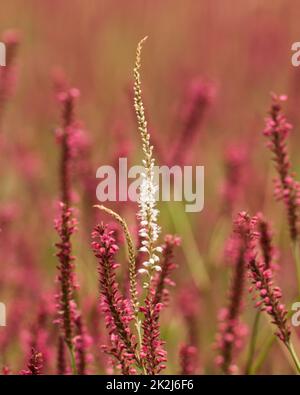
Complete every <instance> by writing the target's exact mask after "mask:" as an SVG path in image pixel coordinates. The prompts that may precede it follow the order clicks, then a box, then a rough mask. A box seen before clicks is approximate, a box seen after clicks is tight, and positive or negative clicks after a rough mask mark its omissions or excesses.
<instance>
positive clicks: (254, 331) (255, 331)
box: [245, 311, 260, 374]
mask: <svg viewBox="0 0 300 395" xmlns="http://www.w3.org/2000/svg"><path fill="white" fill-rule="evenodd" d="M259 318H260V312H259V311H257V312H256V315H255V319H254V323H253V327H252V332H251V339H250V345H249V353H248V359H247V364H246V368H245V374H250V371H251V367H252V363H253V359H254V354H255V347H256V340H257V334H258V326H259Z"/></svg>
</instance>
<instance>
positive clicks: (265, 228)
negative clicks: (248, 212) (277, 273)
mask: <svg viewBox="0 0 300 395" xmlns="http://www.w3.org/2000/svg"><path fill="white" fill-rule="evenodd" d="M257 227H258V233H259V245H260V250H261V254H262V259H263V260H264V264H265V268H266V269H270V268H271V269H272V270H275V269H276V264H275V262H276V258H277V250H276V249H275V247H274V245H273V241H272V236H273V234H272V230H271V227H270V224H269V223H268V221H267V220H266V219H265V218H264V216H263V215H262V213H258V214H257Z"/></svg>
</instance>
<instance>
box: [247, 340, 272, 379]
mask: <svg viewBox="0 0 300 395" xmlns="http://www.w3.org/2000/svg"><path fill="white" fill-rule="evenodd" d="M275 340H276V337H275V336H274V335H272V336H270V337H269V338H268V339H267V341H266V342H265V343H264V346H263V348H262V350H261V352H260V353H259V355H258V357H257V358H256V361H255V362H254V363H253V364H252V367H251V368H250V370H249V374H251V375H252V374H255V373H256V372H257V371H258V370H259V369H260V368H261V367H262V365H263V363H264V362H265V359H266V358H267V355H268V354H269V351H270V350H271V348H272V346H273V344H274V343H275Z"/></svg>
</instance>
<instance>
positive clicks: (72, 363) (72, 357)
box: [67, 344, 77, 375]
mask: <svg viewBox="0 0 300 395" xmlns="http://www.w3.org/2000/svg"><path fill="white" fill-rule="evenodd" d="M67 347H68V350H69V352H70V360H71V369H72V373H73V374H74V375H77V367H76V361H75V355H74V350H73V348H72V347H70V346H69V345H68V344H67Z"/></svg>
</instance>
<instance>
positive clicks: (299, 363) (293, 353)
mask: <svg viewBox="0 0 300 395" xmlns="http://www.w3.org/2000/svg"><path fill="white" fill-rule="evenodd" d="M286 346H287V349H288V350H289V353H290V354H291V357H292V359H293V361H294V363H295V366H296V368H297V371H298V373H300V361H299V359H298V355H297V354H296V351H295V349H294V346H293V343H292V342H291V341H289V343H286Z"/></svg>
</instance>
